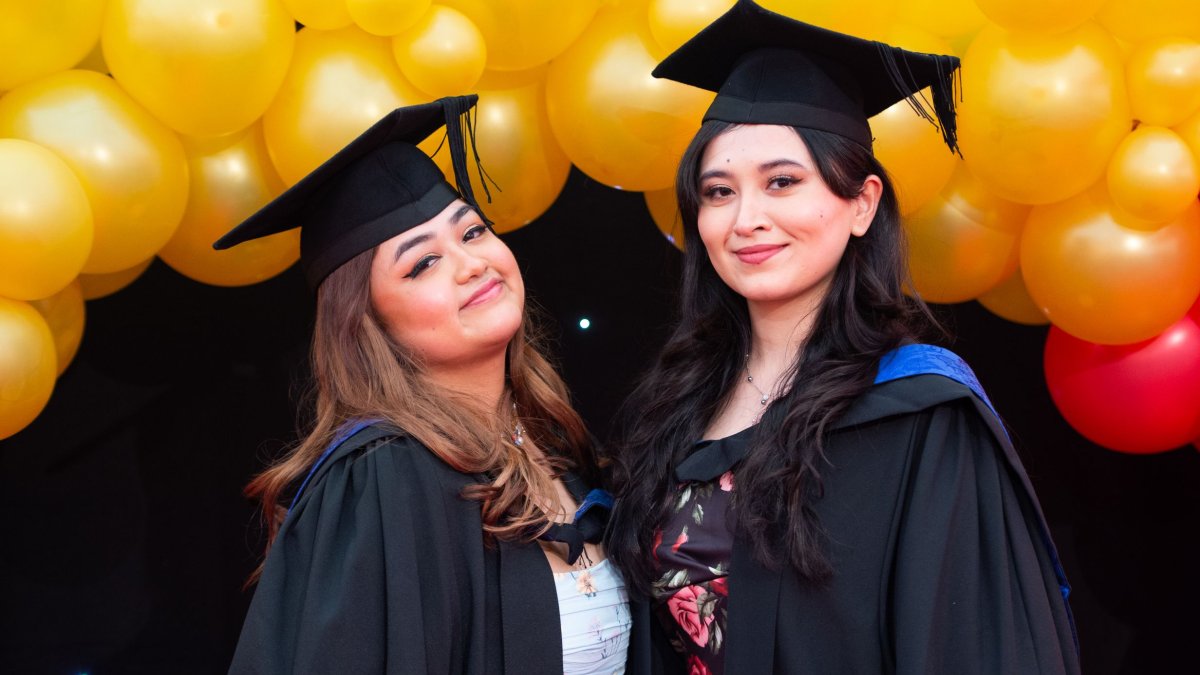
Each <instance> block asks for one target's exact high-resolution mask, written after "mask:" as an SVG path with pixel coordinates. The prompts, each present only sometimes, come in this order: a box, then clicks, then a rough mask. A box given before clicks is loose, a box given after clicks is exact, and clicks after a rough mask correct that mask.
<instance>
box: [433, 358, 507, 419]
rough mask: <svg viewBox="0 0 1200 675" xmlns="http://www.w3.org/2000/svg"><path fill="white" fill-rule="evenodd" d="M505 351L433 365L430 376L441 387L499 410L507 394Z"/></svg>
mask: <svg viewBox="0 0 1200 675" xmlns="http://www.w3.org/2000/svg"><path fill="white" fill-rule="evenodd" d="M505 358H506V357H505V354H504V353H503V352H502V353H501V354H500V355H499V356H498V357H494V358H488V359H481V360H479V361H472V362H469V363H465V364H455V365H454V366H453V367H446V366H443V367H436V368H430V370H429V379H430V380H431V381H432V382H433V383H434V384H436V385H438V386H439V387H443V388H445V389H447V390H449V391H452V392H454V393H456V394H462V395H463V396H466V397H468V398H470V399H471V400H472V401H476V402H478V403H479V404H480V405H481V406H482V407H483V408H484V409H485V410H496V409H498V408H499V406H500V400H501V398H502V397H503V396H504V368H505Z"/></svg>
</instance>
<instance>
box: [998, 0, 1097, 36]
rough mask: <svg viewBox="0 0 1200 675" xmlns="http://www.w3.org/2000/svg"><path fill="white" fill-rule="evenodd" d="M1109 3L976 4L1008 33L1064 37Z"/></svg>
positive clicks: (1013, 0) (1003, 0)
mask: <svg viewBox="0 0 1200 675" xmlns="http://www.w3.org/2000/svg"><path fill="white" fill-rule="evenodd" d="M1105 1H1106V0H975V2H976V4H978V5H979V9H980V10H982V11H983V13H984V15H986V16H987V18H989V19H991V20H992V21H993V22H994V23H995V24H996V25H998V26H1000V27H1001V28H1004V29H1007V30H1020V31H1029V32H1032V33H1061V32H1062V31H1065V30H1070V29H1072V28H1075V27H1077V26H1079V25H1080V24H1082V23H1083V22H1085V21H1088V20H1089V19H1091V18H1092V17H1094V16H1095V15H1096V11H1097V10H1098V9H1100V6H1101V5H1103V4H1104V3H1105Z"/></svg>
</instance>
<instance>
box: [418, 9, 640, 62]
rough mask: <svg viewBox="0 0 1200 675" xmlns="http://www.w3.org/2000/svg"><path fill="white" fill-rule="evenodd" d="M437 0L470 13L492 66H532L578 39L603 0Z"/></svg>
mask: <svg viewBox="0 0 1200 675" xmlns="http://www.w3.org/2000/svg"><path fill="white" fill-rule="evenodd" d="M609 2H612V0H609ZM438 4H441V5H446V6H447V7H452V8H454V9H457V10H458V11H460V12H462V13H463V14H465V15H467V18H469V19H470V20H471V21H472V22H473V23H474V24H475V26H476V27H478V28H479V32H481V33H483V39H484V42H486V43H487V57H488V62H487V67H488V68H489V69H492V70H528V69H529V68H533V67H534V66H540V65H542V64H543V63H545V62H547V61H549V60H550V59H553V58H555V57H556V56H558V55H559V54H561V53H562V52H563V50H565V49H566V48H567V47H568V46H570V45H572V44H574V42H575V40H576V39H578V38H579V36H580V34H582V33H583V30H584V28H586V27H587V25H588V22H590V21H591V20H592V17H593V16H595V14H596V9H597V8H598V7H599V6H600V4H601V0H570V2H562V0H439V2H438ZM642 10H643V11H644V10H645V6H644V4H643V6H642Z"/></svg>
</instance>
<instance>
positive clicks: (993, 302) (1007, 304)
mask: <svg viewBox="0 0 1200 675" xmlns="http://www.w3.org/2000/svg"><path fill="white" fill-rule="evenodd" d="M978 300H979V304H981V305H983V306H984V307H985V308H986V309H987V310H988V311H989V312H991V313H992V314H995V315H996V316H998V317H1000V318H1002V319H1008V320H1009V321H1012V322H1014V323H1021V324H1025V325H1026V326H1044V325H1046V324H1048V323H1050V319H1047V318H1046V315H1045V314H1042V310H1040V309H1038V306H1037V305H1036V304H1034V302H1033V298H1030V297H1029V291H1028V290H1026V289H1025V278H1024V277H1022V276H1021V270H1020V269H1018V270H1017V271H1016V272H1014V273H1012V274H1010V275H1008V278H1007V279H1005V280H1004V281H1001V282H1000V283H999V284H997V285H996V287H995V288H993V289H992V290H990V291H988V292H987V293H984V294H983V295H981V296H979V298H978Z"/></svg>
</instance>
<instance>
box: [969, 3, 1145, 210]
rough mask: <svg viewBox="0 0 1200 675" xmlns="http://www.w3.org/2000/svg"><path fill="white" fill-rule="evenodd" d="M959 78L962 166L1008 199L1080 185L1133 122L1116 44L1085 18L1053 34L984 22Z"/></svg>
mask: <svg viewBox="0 0 1200 675" xmlns="http://www.w3.org/2000/svg"><path fill="white" fill-rule="evenodd" d="M962 84H963V100H962V104H961V105H960V106H959V109H958V140H959V143H960V145H961V147H962V152H963V157H964V159H965V161H966V163H967V166H968V167H970V169H971V172H972V173H974V174H975V175H976V176H977V177H978V178H979V179H980V180H981V181H983V182H984V183H985V184H986V185H987V186H988V187H989V188H991V189H992V190H993V191H995V192H996V193H997V194H999V195H1000V196H1001V197H1004V198H1005V199H1008V200H1011V201H1015V202H1022V203H1025V204H1049V203H1052V202H1057V201H1061V200H1063V199H1065V198H1067V197H1069V196H1071V195H1073V194H1077V193H1079V192H1081V191H1083V190H1084V189H1086V188H1087V187H1088V186H1089V185H1091V184H1092V183H1095V182H1096V180H1097V179H1099V178H1100V177H1101V176H1102V175H1104V170H1105V167H1106V166H1107V164H1108V158H1109V157H1110V156H1111V155H1112V152H1113V150H1114V149H1116V147H1117V144H1118V143H1120V142H1121V139H1122V138H1124V137H1125V134H1127V133H1129V129H1130V127H1131V124H1132V119H1131V117H1130V114H1129V100H1128V97H1127V96H1126V92H1125V78H1124V67H1123V64H1122V62H1121V54H1120V50H1119V49H1118V47H1117V45H1116V43H1114V42H1113V40H1112V38H1110V37H1109V36H1108V34H1107V33H1106V32H1105V31H1104V30H1103V29H1101V28H1099V27H1098V26H1096V25H1095V24H1094V23H1086V24H1084V25H1082V26H1080V27H1079V28H1075V29H1073V30H1070V31H1067V32H1065V33H1061V34H1058V35H1053V36H1040V35H1032V34H1028V33H1006V32H1004V31H1003V30H1001V29H999V28H995V27H991V26H989V27H987V28H985V29H984V30H983V31H982V32H981V33H980V34H979V36H978V37H977V38H975V41H974V42H973V43H972V44H971V47H970V49H968V50H967V54H966V56H965V57H964V58H963V64H962Z"/></svg>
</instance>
